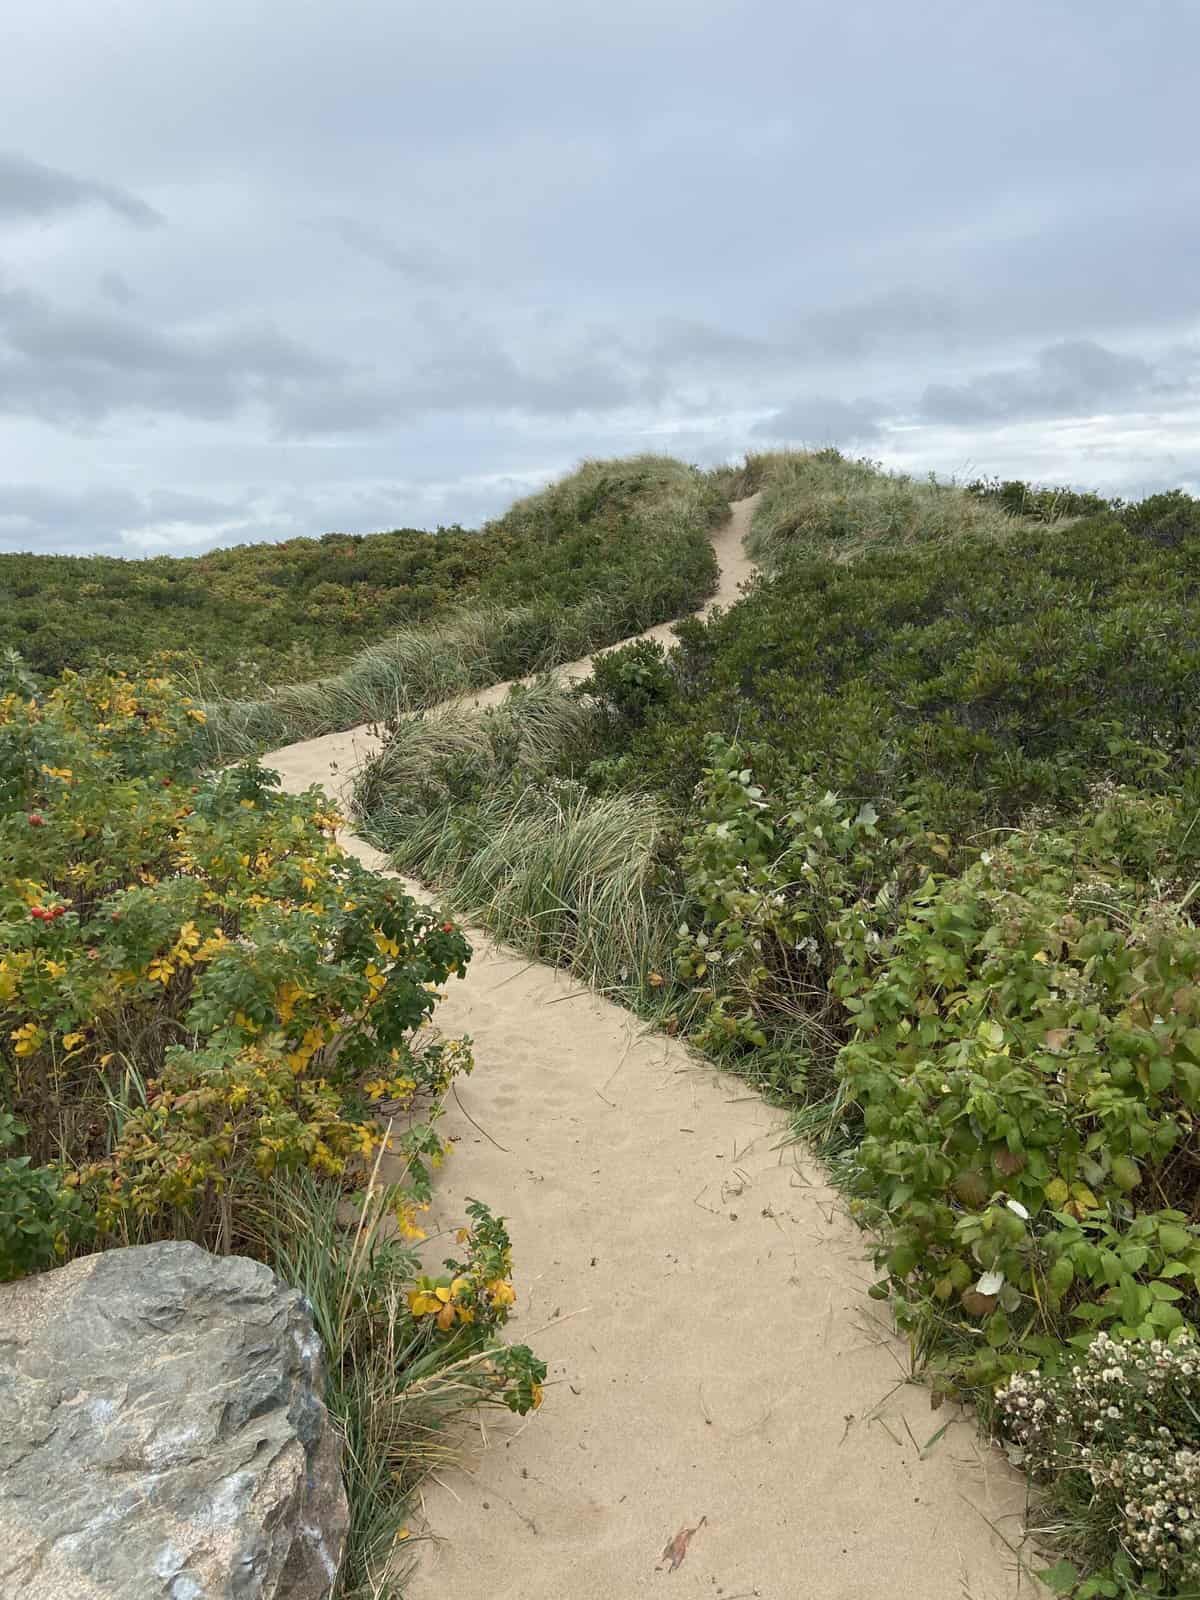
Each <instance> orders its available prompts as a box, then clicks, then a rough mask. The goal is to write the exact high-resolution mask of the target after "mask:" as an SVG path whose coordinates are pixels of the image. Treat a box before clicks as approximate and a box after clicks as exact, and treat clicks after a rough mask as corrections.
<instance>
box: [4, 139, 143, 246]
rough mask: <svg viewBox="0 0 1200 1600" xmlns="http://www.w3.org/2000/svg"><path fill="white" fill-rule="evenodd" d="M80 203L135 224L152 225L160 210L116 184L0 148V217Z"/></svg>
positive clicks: (52, 211) (48, 213)
mask: <svg viewBox="0 0 1200 1600" xmlns="http://www.w3.org/2000/svg"><path fill="white" fill-rule="evenodd" d="M84 206H102V207H104V208H105V209H106V210H108V211H111V212H113V213H114V215H116V216H118V217H120V218H121V219H122V221H124V222H130V223H132V224H133V226H134V227H135V228H154V227H158V226H159V225H160V224H161V223H162V222H163V220H164V219H163V217H162V216H161V214H160V213H159V212H157V211H155V210H154V208H153V206H148V205H147V204H146V202H145V201H144V200H139V199H138V197H137V195H135V194H131V193H130V192H129V191H128V190H127V189H122V188H119V187H118V186H117V185H116V184H111V183H97V182H96V181H95V180H93V179H91V178H76V177H74V176H73V175H72V174H71V173H69V172H61V171H60V170H59V169H58V168H57V167H47V166H43V165H42V163H41V162H40V161H31V160H30V159H29V158H28V157H27V156H23V155H17V154H15V153H11V152H10V153H5V152H3V151H0V218H5V217H8V218H17V219H20V218H35V219H45V218H48V217H54V216H57V215H59V214H60V213H61V212H66V211H76V210H79V209H80V208H81V207H84Z"/></svg>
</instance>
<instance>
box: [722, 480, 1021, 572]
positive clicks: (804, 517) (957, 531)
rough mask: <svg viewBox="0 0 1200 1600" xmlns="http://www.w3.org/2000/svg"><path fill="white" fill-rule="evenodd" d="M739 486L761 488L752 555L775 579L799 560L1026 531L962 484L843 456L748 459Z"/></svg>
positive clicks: (854, 555)
mask: <svg viewBox="0 0 1200 1600" xmlns="http://www.w3.org/2000/svg"><path fill="white" fill-rule="evenodd" d="M739 486H741V487H744V488H745V490H746V492H747V493H750V492H753V490H754V489H759V488H761V489H762V499H761V500H760V501H759V503H758V505H757V506H756V508H755V512H754V520H753V523H752V524H751V529H750V538H749V540H748V541H747V546H746V548H747V550H748V551H749V553H750V555H751V556H752V557H753V558H754V560H755V561H757V562H758V564H759V565H760V566H761V567H762V568H763V570H764V571H766V572H768V573H775V572H778V570H779V568H780V566H781V565H782V564H783V563H784V562H785V561H791V560H793V559H796V558H802V559H803V558H812V557H822V556H824V557H829V558H830V559H832V560H835V561H853V560H855V559H857V558H858V557H859V556H861V555H864V554H866V553H867V552H868V551H869V550H872V549H879V548H894V547H896V546H902V545H916V544H922V545H924V544H934V543H939V542H941V541H943V540H953V539H962V538H970V537H976V536H982V537H986V538H996V539H1000V538H1004V537H1006V536H1008V535H1010V534H1012V533H1013V532H1014V531H1016V530H1017V529H1019V528H1020V527H1022V526H1023V525H1024V524H1023V523H1022V522H1021V521H1020V519H1016V518H1014V517H1013V516H1011V515H1010V514H1009V513H1008V511H1007V510H1006V509H1005V508H1004V507H1003V506H1001V505H999V504H995V503H992V502H988V501H985V500H981V499H979V498H978V497H977V496H975V495H971V494H968V493H967V491H966V490H965V489H964V488H962V487H960V486H959V485H957V484H953V483H939V482H937V481H936V480H935V479H933V478H932V477H930V478H929V479H927V480H925V481H920V480H918V479H915V478H910V477H907V476H906V475H905V474H903V473H899V472H885V471H883V470H882V468H880V467H879V466H877V465H875V464H873V463H871V462H869V461H849V460H847V459H846V458H845V457H844V456H842V455H840V454H839V452H838V451H836V450H818V451H815V452H811V453H810V452H807V451H778V452H773V453H769V454H765V455H761V456H750V457H747V460H746V465H745V467H744V468H743V469H742V472H741V476H740V479H739Z"/></svg>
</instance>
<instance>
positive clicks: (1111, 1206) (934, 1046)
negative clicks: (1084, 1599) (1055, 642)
mask: <svg viewBox="0 0 1200 1600" xmlns="http://www.w3.org/2000/svg"><path fill="white" fill-rule="evenodd" d="M1193 815H1194V813H1193ZM1191 820H1192V817H1191V816H1189V815H1188V813H1187V812H1186V811H1185V809H1184V808H1183V807H1181V806H1180V805H1179V803H1178V802H1177V801H1174V800H1167V799H1155V798H1152V797H1147V796H1142V795H1137V794H1135V793H1131V792H1128V791H1122V790H1107V791H1106V792H1105V793H1104V794H1103V795H1102V796H1101V797H1100V798H1099V799H1098V801H1097V803H1096V806H1095V809H1094V810H1092V811H1090V812H1089V813H1088V815H1087V816H1086V817H1085V818H1084V819H1083V820H1082V821H1081V822H1079V823H1078V824H1076V825H1074V826H1067V827H1063V828H1060V829H1049V828H1047V829H1042V830H1038V831H1035V832H1029V833H1025V832H1015V833H1011V834H1009V835H1007V836H1006V837H1005V838H1004V839H1003V840H1002V841H1001V842H998V843H997V844H995V845H994V846H992V847H990V848H989V849H988V850H986V851H984V852H983V853H982V854H981V856H980V858H979V860H978V861H977V862H976V863H975V864H974V865H973V866H971V867H969V868H968V869H967V870H966V871H965V872H964V873H963V874H962V876H961V877H949V878H944V879H941V880H939V879H937V878H935V877H933V876H930V877H929V878H928V879H927V880H926V882H925V883H924V884H923V885H921V886H920V887H919V888H918V889H917V890H915V891H914V892H913V893H911V894H910V895H909V896H908V899H907V901H906V903H905V905H904V907H903V913H902V916H901V918H900V920H899V923H898V925H897V927H896V929H895V931H894V932H893V933H891V934H890V935H888V936H887V937H885V938H883V939H882V940H878V941H870V942H866V943H864V942H863V941H862V939H861V937H860V923H861V916H860V914H859V912H858V911H857V910H853V909H852V910H850V911H848V912H845V913H843V915H842V917H841V918H840V920H839V924H838V929H839V934H838V937H839V942H840V944H841V946H842V953H843V956H844V962H843V964H842V965H841V966H840V967H839V968H838V970H837V971H836V972H835V974H834V976H833V978H832V980H831V988H832V990H833V992H834V993H835V994H836V995H837V996H838V998H839V999H840V1001H841V1003H842V1005H843V1006H844V1007H845V1008H846V1010H847V1011H848V1012H849V1013H850V1016H851V1019H852V1021H853V1025H854V1032H853V1034H852V1036H851V1038H850V1040H849V1041H848V1043H847V1044H846V1045H845V1046H844V1048H843V1049H842V1051H841V1054H840V1056H839V1060H838V1074H839V1077H840V1079H841V1082H842V1088H843V1095H844V1097H845V1100H846V1101H848V1102H849V1103H850V1104H852V1105H853V1106H855V1107H857V1109H858V1111H859V1112H860V1113H861V1116H862V1122H863V1130H864V1131H863V1137H862V1141H861V1143H860V1144H859V1145H858V1147H857V1148H856V1150H855V1152H854V1155H853V1158H852V1163H851V1165H850V1167H849V1168H848V1176H849V1181H850V1183H851V1186H852V1189H853V1190H854V1192H855V1193H857V1194H858V1195H859V1196H860V1201H859V1210H860V1214H861V1215H862V1216H863V1218H864V1220H867V1221H869V1222H870V1223H871V1224H872V1225H873V1226H875V1227H877V1228H879V1229H880V1230H882V1237H883V1245H882V1255H881V1259H883V1260H885V1261H886V1264H887V1267H888V1273H889V1277H890V1282H891V1287H892V1290H893V1303H894V1305H895V1307H896V1309H897V1312H898V1315H899V1317H900V1319H901V1321H902V1323H904V1325H906V1326H908V1327H910V1328H912V1329H913V1330H914V1331H915V1333H916V1334H917V1336H918V1337H919V1338H920V1339H922V1340H923V1341H924V1343H925V1344H926V1346H927V1347H928V1346H931V1345H932V1344H933V1343H934V1342H935V1340H943V1341H944V1340H946V1339H947V1337H948V1336H949V1335H951V1334H953V1335H955V1336H956V1339H957V1344H958V1347H959V1353H958V1354H957V1355H954V1354H953V1353H951V1354H946V1355H943V1356H941V1357H939V1362H940V1365H941V1368H942V1370H944V1371H946V1372H948V1373H950V1374H953V1375H954V1378H955V1381H961V1382H963V1383H965V1384H967V1385H968V1386H970V1385H987V1384H989V1383H991V1382H993V1381H995V1379H996V1378H997V1377H999V1376H1000V1375H1001V1374H1003V1373H1005V1372H1012V1371H1014V1370H1017V1369H1018V1368H1019V1367H1021V1366H1022V1365H1023V1364H1026V1365H1034V1364H1036V1361H1037V1360H1038V1359H1042V1358H1048V1359H1050V1360H1053V1359H1055V1358H1056V1357H1057V1354H1058V1351H1059V1348H1060V1341H1061V1340H1062V1339H1064V1338H1068V1339H1069V1340H1070V1341H1071V1342H1074V1343H1077V1344H1080V1345H1086V1344H1087V1342H1088V1338H1089V1334H1088V1333H1087V1331H1086V1330H1088V1329H1093V1330H1094V1329H1095V1328H1097V1327H1103V1328H1106V1329H1111V1330H1112V1331H1114V1332H1115V1333H1116V1334H1118V1335H1119V1336H1120V1337H1122V1338H1139V1339H1151V1338H1155V1337H1164V1336H1166V1335H1169V1334H1171V1333H1173V1332H1174V1331H1175V1330H1177V1329H1179V1328H1180V1327H1182V1326H1183V1322H1184V1318H1185V1316H1194V1315H1195V1311H1196V1308H1197V1299H1196V1296H1197V1292H1198V1291H1200V1231H1198V1230H1197V1229H1196V1228H1195V1227H1194V1226H1193V1225H1192V1222H1191V1220H1190V1219H1191V1218H1192V1217H1193V1216H1194V1215H1195V1207H1196V1202H1197V1194H1198V1192H1200V1161H1198V1159H1197V1150H1196V1148H1195V1134H1194V1118H1195V1116H1196V1113H1197V1111H1198V1110H1200V1026H1198V1023H1200V984H1198V981H1197V980H1198V979H1200V931H1198V930H1197V928H1196V927H1195V925H1194V924H1193V922H1192V920H1191V917H1190V915H1189V910H1188V908H1189V906H1190V904H1191V901H1192V898H1193V896H1194V887H1193V886H1191V885H1188V884H1186V883H1184V882H1182V881H1180V880H1179V879H1178V878H1177V877H1176V876H1175V874H1176V872H1177V870H1178V861H1179V844H1180V841H1181V840H1182V839H1183V837H1184V835H1185V833H1186V831H1187V828H1188V826H1189V825H1190V822H1191ZM981 1335H982V1337H980V1336H981ZM954 1342H955V1340H954V1339H951V1345H953V1343H954Z"/></svg>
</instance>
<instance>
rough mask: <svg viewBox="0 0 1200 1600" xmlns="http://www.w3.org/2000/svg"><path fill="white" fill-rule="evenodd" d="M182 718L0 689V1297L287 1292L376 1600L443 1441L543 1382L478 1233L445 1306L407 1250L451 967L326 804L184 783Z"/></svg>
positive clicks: (436, 924)
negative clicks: (216, 1286) (356, 857)
mask: <svg viewBox="0 0 1200 1600" xmlns="http://www.w3.org/2000/svg"><path fill="white" fill-rule="evenodd" d="M203 718H204V714H203V712H202V710H201V709H200V708H199V707H197V706H196V705H195V703H194V702H192V701H190V700H189V699H187V698H186V697H184V696H182V695H181V694H180V693H179V692H178V690H177V689H175V688H174V687H173V686H172V685H171V684H170V683H169V682H168V681H167V680H166V679H164V678H143V679H137V678H130V677H126V676H123V675H113V674H108V673H94V674H89V675H86V676H83V677H79V676H75V675H73V674H68V675H67V676H66V677H64V679H63V680H62V681H61V682H60V683H59V684H58V685H57V686H56V687H55V688H54V689H53V690H52V691H49V692H45V693H43V692H40V691H39V690H38V689H37V688H36V686H35V684H34V683H33V681H32V679H30V678H29V677H28V676H27V675H25V674H24V673H23V672H22V670H21V669H20V668H19V666H17V665H16V664H12V665H10V666H9V667H8V668H7V670H6V674H5V681H4V682H3V683H2V684H0V1281H2V1280H4V1279H9V1278H13V1277H17V1276H20V1275H22V1274H24V1273H28V1272H33V1271H38V1270H42V1269H44V1268H47V1267H51V1266H53V1265H55V1264H56V1263H58V1262H61V1261H63V1260H65V1259H67V1258H68V1257H69V1256H70V1255H72V1254H73V1253H76V1252H79V1251H86V1250H94V1249H102V1248H105V1247H107V1246H110V1245H120V1244H126V1243H138V1242H144V1241H147V1240H152V1239H161V1238H183V1239H193V1240H195V1241H197V1242H198V1243H200V1244H203V1245H205V1246H207V1247H209V1248H210V1249H213V1250H217V1251H239V1252H248V1253H251V1254H255V1255H259V1256H262V1257H263V1258H264V1259H266V1260H267V1261H269V1262H270V1263H271V1264H272V1265H273V1266H275V1267H276V1269H277V1270H279V1271H280V1272H281V1273H282V1275H283V1276H284V1277H285V1278H288V1279H289V1281H291V1282H293V1283H297V1284H298V1285H299V1286H300V1287H302V1288H303V1289H304V1290H305V1292H306V1293H307V1294H308V1296H309V1298H310V1300H311V1302H312V1304H313V1306H314V1310H315V1314H316V1317H317V1322H318V1326H319V1327H320V1330H321V1333H322V1335H323V1337H324V1339H325V1343H326V1348H327V1353H328V1356H329V1364H330V1388H329V1404H330V1406H331V1408H332V1410H333V1412H334V1414H335V1415H336V1416H337V1418H338V1420H339V1423H340V1425H341V1426H342V1427H343V1429H344V1430H346V1432H347V1434H348V1437H349V1439H350V1444H351V1449H350V1452H349V1454H348V1457H347V1463H348V1464H347V1474H348V1488H349V1491H350V1499H351V1505H352V1527H351V1541H350V1551H349V1555H348V1560H347V1567H346V1572H345V1577H344V1593H345V1594H347V1595H350V1594H352V1593H353V1594H362V1595H367V1594H370V1595H372V1596H378V1595H381V1594H385V1593H387V1592H388V1589H387V1586H386V1581H387V1580H386V1575H387V1569H388V1564H389V1562H390V1559H391V1554H392V1541H393V1538H394V1536H395V1533H396V1529H397V1524H398V1521H399V1519H400V1516H401V1513H402V1511H403V1506H404V1502H405V1499H406V1497H407V1495H408V1494H409V1492H410V1491H411V1489H412V1488H413V1487H414V1485H415V1483H416V1482H417V1481H418V1480H419V1478H420V1476H421V1473H422V1472H423V1471H424V1470H425V1469H426V1468H427V1467H428V1466H429V1465H430V1459H431V1441H433V1440H434V1439H435V1438H436V1430H437V1428H438V1427H439V1426H440V1425H441V1424H443V1423H444V1422H446V1421H447V1420H449V1419H450V1418H451V1417H452V1416H453V1415H454V1414H455V1412H458V1411H461V1410H462V1409H463V1407H464V1406H467V1405H470V1404H474V1403H477V1402H483V1401H489V1402H494V1403H500V1404H505V1405H509V1406H512V1407H513V1408H515V1409H518V1410H524V1409H527V1408H528V1407H529V1406H530V1405H533V1404H535V1403H536V1401H537V1398H538V1394H539V1390H538V1383H539V1381H540V1379H541V1377H542V1376H543V1375H544V1368H542V1366H541V1365H540V1363H538V1362H536V1361H535V1360H534V1358H533V1356H532V1355H531V1354H530V1352H529V1351H528V1350H526V1349H524V1348H523V1347H508V1346H505V1345H503V1344H502V1343H500V1342H499V1340H498V1334H499V1330H500V1328H501V1327H502V1325H503V1323H504V1322H505V1320H506V1318H507V1315H508V1308H509V1306H510V1304H511V1302H512V1299H513V1290H512V1287H511V1285H510V1283H509V1281H508V1275H509V1259H508V1240H507V1236H506V1235H505V1232H504V1228H503V1224H502V1222H501V1221H500V1220H499V1219H497V1218H495V1217H493V1216H491V1215H490V1214H489V1213H488V1211H487V1210H486V1208H485V1207H483V1206H482V1205H475V1206H474V1207H473V1210H472V1214H471V1216H470V1218H469V1219H468V1227H467V1229H466V1230H464V1233H463V1235H462V1238H463V1245H462V1248H461V1249H460V1250H459V1251H458V1252H457V1253H456V1254H457V1256H458V1259H455V1260H454V1261H452V1262H448V1263H447V1270H446V1272H445V1273H444V1274H442V1275H441V1276H439V1277H436V1278H428V1277H425V1276H423V1275H422V1270H423V1269H422V1267H421V1265H420V1263H419V1262H418V1258H417V1256H416V1254H415V1252H414V1247H413V1241H414V1240H415V1239H417V1238H419V1237H420V1227H419V1222H420V1217H421V1213H422V1211H423V1209H424V1208H425V1206H426V1203H427V1199H428V1194H429V1184H430V1176H431V1169H432V1168H433V1167H435V1166H436V1165H437V1164H438V1162H439V1161H440V1159H441V1155H442V1145H441V1142H440V1140H439V1136H438V1132H437V1117H438V1112H439V1108H440V1103H441V1099H442V1097H443V1096H444V1094H445V1092H446V1090H447V1088H448V1086H449V1084H450V1083H451V1082H452V1081H453V1079H454V1077H455V1076H456V1075H457V1074H459V1073H461V1072H463V1071H467V1070H469V1069H470V1065H471V1061H470V1055H469V1052H468V1050H467V1049H466V1047H465V1045H463V1044H462V1043H461V1042H458V1041H450V1040H443V1039H440V1038H439V1037H438V1036H437V1035H436V1034H435V1033H434V1032H433V1031H431V1029H430V1027H429V1023H430V1020H431V1018H432V1016H433V1012H434V1008H435V1003H436V998H437V991H438V986H439V985H440V984H443V983H445V982H447V981H448V980H450V979H451V978H452V977H453V976H454V975H455V974H456V973H461V972H462V970H463V968H464V966H465V964H466V962H467V961H468V959H469V955H470V951H469V947H468V945H467V943H466V941H465V939H464V938H463V936H462V934H461V933H460V932H459V931H458V929H457V928H456V927H455V926H454V925H453V924H452V923H449V922H443V921H442V920H441V919H440V918H439V917H438V916H436V915H435V914H434V913H432V912H430V911H428V910H426V909H424V908H421V907H418V906H417V905H416V904H415V903H414V902H413V901H412V900H410V899H408V898H407V897H406V896H405V895H404V894H403V893H402V892H401V891H400V889H399V886H398V885H397V884H396V883H395V882H394V881H392V880H390V879H386V878H383V877H380V876H378V875H377V874H373V873H370V872H367V871H366V870H364V869H363V868H362V867H360V866H359V865H358V864H357V863H356V862H355V861H353V860H352V859H350V858H349V857H347V856H346V855H344V854H343V853H342V851H341V849H340V848H339V847H338V845H337V844H336V843H335V841H334V838H333V830H334V826H335V822H336V820H337V819H335V818H334V817H333V816H332V815H331V814H330V811H329V808H328V802H326V801H325V800H324V799H323V797H321V796H320V795H319V794H318V793H316V792H315V791H314V792H311V793H309V794H307V795H304V796H301V797H299V798H293V797H289V796H285V795H283V794H281V793H280V792H279V790H278V788H277V787H276V786H275V784H274V782H273V781H272V780H271V779H270V777H269V775H267V774H264V773H263V772H262V771H261V770H259V769H258V768H256V767H254V766H245V767H236V768H232V769H229V770H226V771H224V772H220V773H215V774H210V773H205V772H204V771H203V769H202V765H201V752H202V739H203ZM385 1162H386V1167H385V1168H384V1171H385V1173H386V1174H387V1175H388V1177H387V1181H384V1180H383V1179H382V1178H381V1176H380V1172H381V1166H382V1164H383V1163H385ZM346 1202H350V1203H352V1204H353V1205H354V1206H356V1207H357V1208H359V1209H360V1210H361V1213H362V1219H363V1221H362V1227H361V1229H358V1230H356V1229H354V1228H353V1227H351V1228H350V1229H346V1228H345V1226H344V1218H343V1219H339V1213H340V1209H341V1208H342V1206H343V1205H344V1204H345V1203H346ZM426 1270H427V1269H426ZM442 1374H445V1375H446V1376H445V1378H444V1380H443V1378H442V1377H441V1375H442Z"/></svg>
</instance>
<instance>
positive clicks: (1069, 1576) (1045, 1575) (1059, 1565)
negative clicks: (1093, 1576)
mask: <svg viewBox="0 0 1200 1600" xmlns="http://www.w3.org/2000/svg"><path fill="white" fill-rule="evenodd" d="M1037 1576H1038V1577H1039V1578H1040V1579H1041V1580H1042V1582H1043V1583H1044V1584H1045V1585H1046V1587H1047V1588H1048V1589H1053V1590H1054V1592H1055V1594H1070V1592H1071V1590H1072V1589H1073V1588H1074V1587H1075V1585H1076V1584H1077V1583H1078V1582H1079V1572H1078V1569H1077V1568H1076V1567H1075V1566H1073V1565H1072V1563H1071V1562H1070V1561H1056V1562H1055V1564H1054V1565H1053V1566H1052V1567H1046V1568H1044V1569H1043V1571H1041V1572H1039V1573H1038V1574H1037Z"/></svg>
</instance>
